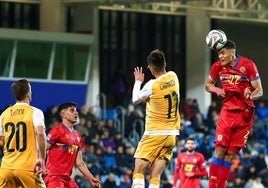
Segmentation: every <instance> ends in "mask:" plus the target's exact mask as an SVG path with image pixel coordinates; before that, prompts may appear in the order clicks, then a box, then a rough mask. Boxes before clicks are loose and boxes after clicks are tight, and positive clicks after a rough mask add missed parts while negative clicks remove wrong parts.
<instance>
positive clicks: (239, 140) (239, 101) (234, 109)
mask: <svg viewBox="0 0 268 188" xmlns="http://www.w3.org/2000/svg"><path fill="white" fill-rule="evenodd" d="M210 76H211V78H212V79H213V80H218V79H220V81H221V85H222V88H223V90H224V91H225V93H226V95H225V97H224V99H223V100H224V101H223V106H222V110H221V115H220V119H219V121H218V125H217V128H216V146H228V147H229V148H231V149H232V150H233V152H234V153H237V152H238V151H237V150H235V149H233V148H237V147H240V148H244V147H245V143H246V141H247V138H248V134H249V133H250V131H251V129H252V125H253V117H254V108H255V106H254V102H253V100H249V99H247V98H246V97H245V96H244V91H245V89H246V88H249V89H250V90H251V91H252V90H253V88H252V85H251V82H252V81H254V80H258V79H260V77H259V73H258V70H257V67H256V65H255V63H254V62H253V61H251V60H250V59H248V58H246V57H243V56H239V55H238V56H237V60H236V63H235V65H234V66H223V65H222V63H221V62H220V61H217V62H215V63H214V64H213V65H212V67H211V71H210ZM233 130H236V132H235V133H234V132H233ZM231 135H232V138H230V136H231ZM230 140H232V141H231V142H230ZM229 144H230V145H229Z"/></svg>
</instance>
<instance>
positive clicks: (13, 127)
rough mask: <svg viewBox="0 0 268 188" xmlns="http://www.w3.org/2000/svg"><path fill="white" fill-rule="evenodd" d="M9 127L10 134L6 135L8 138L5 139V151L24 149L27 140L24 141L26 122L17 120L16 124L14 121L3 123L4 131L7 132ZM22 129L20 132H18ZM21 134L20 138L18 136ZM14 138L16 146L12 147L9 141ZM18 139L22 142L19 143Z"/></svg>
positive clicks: (20, 150)
mask: <svg viewBox="0 0 268 188" xmlns="http://www.w3.org/2000/svg"><path fill="white" fill-rule="evenodd" d="M9 129H10V131H11V132H10V135H9V136H8V140H7V152H14V151H15V150H17V151H19V152H22V151H25V150H26V145H27V143H26V142H27V141H26V135H27V131H26V124H25V123H24V122H21V121H20V122H18V123H17V124H16V125H15V124H14V123H11V122H9V123H7V124H5V131H6V132H8V130H9ZM21 131H22V134H20V132H21ZM21 135H22V139H21V138H20V136H21ZM14 140H15V147H16V148H12V146H11V142H12V141H14ZM20 140H21V141H22V143H20Z"/></svg>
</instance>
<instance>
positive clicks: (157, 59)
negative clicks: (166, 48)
mask: <svg viewBox="0 0 268 188" xmlns="http://www.w3.org/2000/svg"><path fill="white" fill-rule="evenodd" d="M147 63H148V64H149V65H150V66H152V67H153V68H154V69H155V70H156V71H161V70H163V69H164V68H165V63H166V60H165V54H164V52H163V51H161V50H159V49H156V50H153V51H151V52H150V54H149V55H148V57H147Z"/></svg>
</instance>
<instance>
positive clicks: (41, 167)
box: [34, 159, 47, 175]
mask: <svg viewBox="0 0 268 188" xmlns="http://www.w3.org/2000/svg"><path fill="white" fill-rule="evenodd" d="M34 170H35V174H43V175H45V174H47V171H46V167H45V161H44V160H42V159H38V160H37V161H36V163H35V169H34Z"/></svg>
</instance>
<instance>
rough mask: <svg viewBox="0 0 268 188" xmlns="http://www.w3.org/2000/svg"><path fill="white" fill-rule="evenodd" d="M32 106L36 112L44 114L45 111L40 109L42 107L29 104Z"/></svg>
mask: <svg viewBox="0 0 268 188" xmlns="http://www.w3.org/2000/svg"><path fill="white" fill-rule="evenodd" d="M29 107H30V108H32V109H33V111H35V112H36V113H40V114H43V111H42V110H41V109H40V108H37V107H35V106H31V105H30V106H29Z"/></svg>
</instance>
